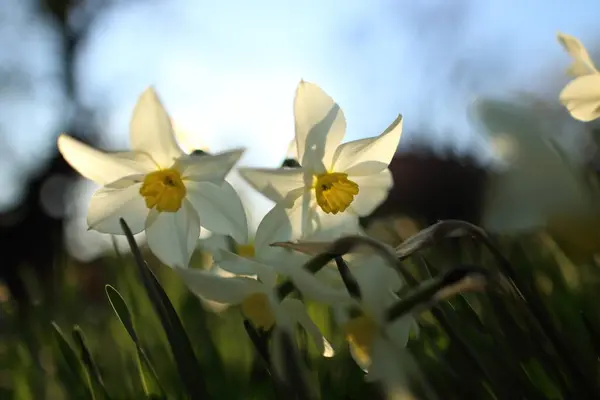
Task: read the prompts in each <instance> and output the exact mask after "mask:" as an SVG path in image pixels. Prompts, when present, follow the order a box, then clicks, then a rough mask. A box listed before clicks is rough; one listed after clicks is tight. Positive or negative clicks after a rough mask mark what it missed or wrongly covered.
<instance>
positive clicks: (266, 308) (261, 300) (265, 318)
mask: <svg viewBox="0 0 600 400" xmlns="http://www.w3.org/2000/svg"><path fill="white" fill-rule="evenodd" d="M242 313H243V314H244V316H245V317H246V318H248V319H249V320H250V322H252V325H254V327H255V328H257V329H262V330H265V331H267V330H269V329H271V327H272V326H273V325H275V315H273V311H272V310H271V305H270V304H269V299H268V297H267V295H266V294H264V293H252V294H251V295H249V296H248V297H246V298H245V299H244V301H242Z"/></svg>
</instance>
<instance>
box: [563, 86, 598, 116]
mask: <svg viewBox="0 0 600 400" xmlns="http://www.w3.org/2000/svg"><path fill="white" fill-rule="evenodd" d="M560 101H561V103H563V104H564V106H565V107H567V109H568V110H569V112H570V113H571V115H572V116H573V118H575V119H578V120H580V121H584V122H588V121H592V120H594V119H596V118H598V117H600V74H593V75H585V76H581V77H579V78H575V79H573V80H572V81H571V82H569V83H568V84H567V86H565V88H564V89H563V90H562V92H561V93H560Z"/></svg>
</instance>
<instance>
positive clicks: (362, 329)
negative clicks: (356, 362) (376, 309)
mask: <svg viewBox="0 0 600 400" xmlns="http://www.w3.org/2000/svg"><path fill="white" fill-rule="evenodd" d="M378 332H379V326H378V325H377V322H375V320H374V319H373V318H371V317H370V316H368V315H365V314H363V315H361V316H358V317H355V318H352V319H351V320H350V321H348V322H347V323H346V325H345V326H344V333H345V334H346V340H347V341H348V343H349V344H350V346H351V347H352V349H353V351H354V356H355V357H357V358H359V359H360V360H361V361H362V362H364V363H368V362H369V360H370V359H371V347H372V345H373V341H374V340H375V337H376V336H377V335H378Z"/></svg>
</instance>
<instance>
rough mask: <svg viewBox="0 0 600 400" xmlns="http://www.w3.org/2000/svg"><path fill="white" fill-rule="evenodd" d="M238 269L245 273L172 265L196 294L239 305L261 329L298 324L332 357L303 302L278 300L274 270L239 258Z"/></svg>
mask: <svg viewBox="0 0 600 400" xmlns="http://www.w3.org/2000/svg"><path fill="white" fill-rule="evenodd" d="M243 260H244V261H245V262H244V263H243V265H240V267H239V269H240V272H243V273H244V274H247V275H246V276H230V277H226V276H223V274H216V273H213V272H212V271H205V270H201V269H193V268H176V271H177V272H179V273H180V275H181V277H182V278H183V281H184V283H185V284H186V285H187V287H188V288H189V289H190V290H191V291H192V292H193V293H194V294H196V295H197V296H198V297H200V298H202V299H204V300H210V301H213V302H216V303H220V304H227V305H239V306H240V307H241V311H242V314H243V315H244V317H245V318H247V319H248V320H249V321H250V322H251V323H252V325H253V326H254V327H255V328H256V329H258V330H262V331H268V330H270V329H272V328H275V327H276V326H282V327H294V326H296V325H300V326H302V327H303V328H304V329H305V330H306V332H307V333H308V335H309V336H310V337H311V338H312V340H313V341H314V344H315V345H316V347H317V349H318V350H319V351H320V353H321V354H322V355H323V356H325V357H332V356H333V354H334V351H333V348H332V347H331V345H330V344H329V342H328V341H327V339H325V338H324V337H323V335H322V334H321V331H320V330H319V328H318V327H317V326H316V325H315V323H314V322H313V321H312V319H311V318H310V316H309V315H308V313H307V311H306V308H305V306H304V304H303V303H302V302H301V301H300V300H298V299H293V298H289V297H288V298H285V299H283V300H282V301H281V302H280V301H279V299H278V298H277V293H276V291H275V290H274V289H275V288H276V287H277V286H276V285H277V273H276V272H275V270H274V269H272V268H270V267H268V266H266V265H263V264H260V263H257V262H253V261H251V260H247V259H243Z"/></svg>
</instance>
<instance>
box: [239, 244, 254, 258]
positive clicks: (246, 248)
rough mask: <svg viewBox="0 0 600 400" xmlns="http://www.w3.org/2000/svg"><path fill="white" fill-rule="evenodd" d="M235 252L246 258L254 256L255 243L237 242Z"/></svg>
mask: <svg viewBox="0 0 600 400" xmlns="http://www.w3.org/2000/svg"><path fill="white" fill-rule="evenodd" d="M235 253H236V254H237V255H238V256H240V257H244V258H254V255H255V249H254V245H253V244H236V246H235Z"/></svg>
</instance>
